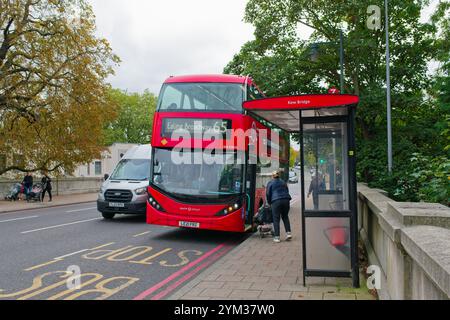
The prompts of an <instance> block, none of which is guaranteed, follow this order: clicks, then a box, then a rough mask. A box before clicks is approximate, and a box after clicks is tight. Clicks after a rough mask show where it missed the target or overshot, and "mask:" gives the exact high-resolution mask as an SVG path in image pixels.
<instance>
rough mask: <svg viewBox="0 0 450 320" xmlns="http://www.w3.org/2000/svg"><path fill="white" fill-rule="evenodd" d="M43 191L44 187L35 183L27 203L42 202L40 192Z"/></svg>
mask: <svg viewBox="0 0 450 320" xmlns="http://www.w3.org/2000/svg"><path fill="white" fill-rule="evenodd" d="M43 191H44V185H43V184H42V183H36V184H34V185H33V187H32V188H31V192H30V194H29V197H28V201H39V202H41V201H42V192H43Z"/></svg>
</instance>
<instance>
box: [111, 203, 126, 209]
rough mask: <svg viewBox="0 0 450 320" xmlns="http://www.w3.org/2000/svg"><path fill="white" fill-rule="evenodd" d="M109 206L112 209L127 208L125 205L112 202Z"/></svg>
mask: <svg viewBox="0 0 450 320" xmlns="http://www.w3.org/2000/svg"><path fill="white" fill-rule="evenodd" d="M109 206H110V207H112V208H125V203H118V202H110V203H109Z"/></svg>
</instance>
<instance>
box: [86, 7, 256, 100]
mask: <svg viewBox="0 0 450 320" xmlns="http://www.w3.org/2000/svg"><path fill="white" fill-rule="evenodd" d="M90 2H91V4H92V6H93V8H94V12H95V15H96V17H97V29H98V31H97V33H98V35H99V36H101V37H104V38H106V39H108V41H109V42H110V43H111V46H112V48H113V50H114V52H115V53H116V54H117V55H119V56H120V58H121V59H122V63H121V64H120V67H119V68H117V69H116V76H114V77H112V78H111V79H110V81H111V83H112V85H113V86H114V87H118V88H121V89H128V90H129V91H138V92H140V91H143V90H144V89H146V88H148V89H150V91H151V92H153V93H155V94H158V93H159V89H160V86H161V84H162V82H163V81H164V80H165V79H166V78H167V77H168V76H170V75H183V74H199V73H200V74H202V73H208V74H209V73H222V72H223V68H224V67H225V65H226V64H227V63H228V62H229V61H230V60H231V59H232V58H233V55H234V54H236V53H237V52H239V50H240V48H241V46H242V45H243V44H244V43H245V42H247V41H249V40H251V39H253V31H254V28H253V26H252V25H250V24H246V23H244V22H243V21H242V20H243V16H244V10H245V4H246V2H247V1H246V0H227V1H220V0H189V1H188V0H164V1H162V0H157V1H156V0H151V1H149V0H126V1H125V0H90Z"/></svg>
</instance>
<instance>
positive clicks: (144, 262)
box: [130, 248, 172, 265]
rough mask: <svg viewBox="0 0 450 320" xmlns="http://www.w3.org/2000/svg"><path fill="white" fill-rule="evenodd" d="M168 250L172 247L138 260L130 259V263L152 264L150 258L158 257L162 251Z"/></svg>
mask: <svg viewBox="0 0 450 320" xmlns="http://www.w3.org/2000/svg"><path fill="white" fill-rule="evenodd" d="M170 250H172V248H167V249H164V250H162V251H160V252H157V253H155V254H154V255H151V256H150V257H147V258H145V259H142V260H139V261H130V263H137V264H145V265H150V264H152V262H150V260H152V259H154V258H156V257H159V256H160V255H163V254H164V253H166V252H169V251H170Z"/></svg>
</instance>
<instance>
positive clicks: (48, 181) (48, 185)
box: [41, 171, 52, 202]
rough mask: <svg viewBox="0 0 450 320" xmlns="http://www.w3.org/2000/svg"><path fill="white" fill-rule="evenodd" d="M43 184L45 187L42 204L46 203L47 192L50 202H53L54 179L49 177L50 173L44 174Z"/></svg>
mask: <svg viewBox="0 0 450 320" xmlns="http://www.w3.org/2000/svg"><path fill="white" fill-rule="evenodd" d="M41 182H42V185H43V191H42V202H44V197H45V192H48V196H49V198H50V200H49V202H52V179H50V177H49V176H48V172H46V171H45V172H44V176H43V177H42V179H41Z"/></svg>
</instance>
